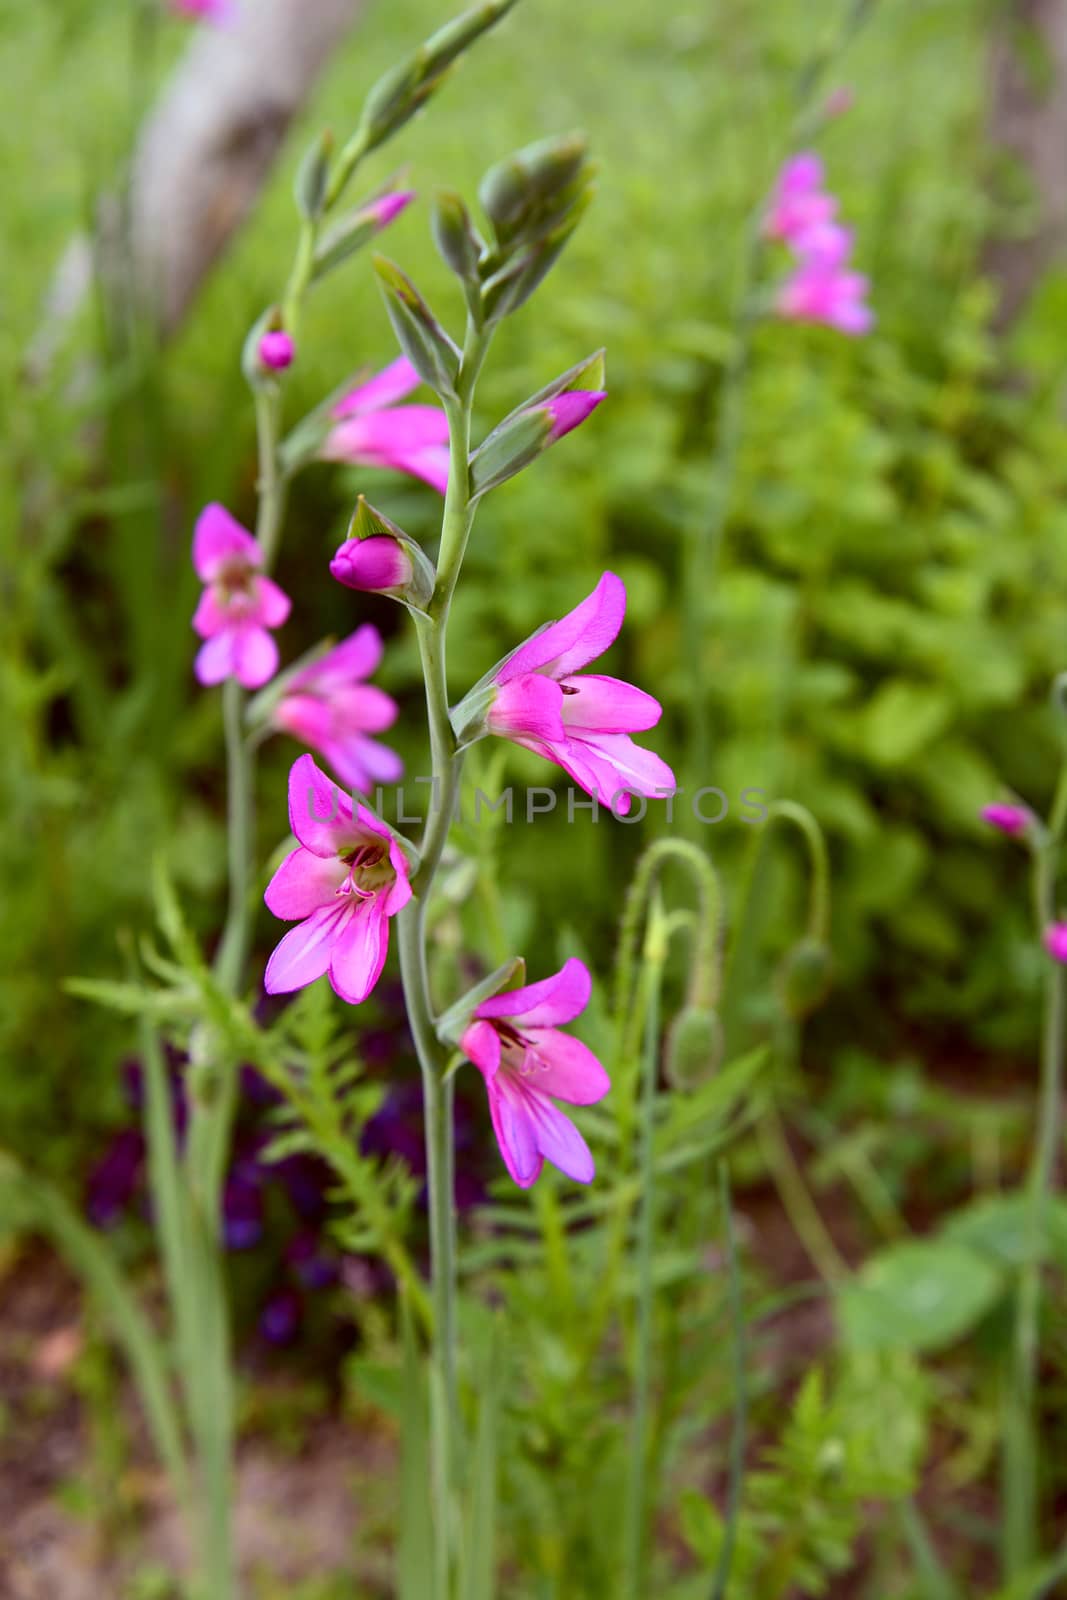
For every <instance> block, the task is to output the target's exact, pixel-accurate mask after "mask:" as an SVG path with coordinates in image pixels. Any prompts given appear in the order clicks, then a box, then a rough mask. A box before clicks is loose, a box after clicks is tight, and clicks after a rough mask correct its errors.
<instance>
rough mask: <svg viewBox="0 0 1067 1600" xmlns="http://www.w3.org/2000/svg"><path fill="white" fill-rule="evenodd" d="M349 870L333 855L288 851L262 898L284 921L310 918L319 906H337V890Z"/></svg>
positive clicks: (301, 847)
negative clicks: (314, 854) (326, 856)
mask: <svg viewBox="0 0 1067 1600" xmlns="http://www.w3.org/2000/svg"><path fill="white" fill-rule="evenodd" d="M347 876H348V868H347V867H346V866H345V864H344V862H343V861H340V860H338V858H337V857H336V856H334V857H332V858H331V859H330V860H326V859H324V858H323V857H322V856H313V855H312V853H311V851H310V850H305V849H304V847H303V845H298V846H297V848H296V849H295V850H292V851H290V853H289V854H288V855H287V856H286V858H285V860H284V861H283V862H282V864H281V866H280V867H279V868H278V870H277V872H276V873H275V874H274V876H273V878H272V879H271V880H270V882H269V883H268V885H267V890H266V893H265V894H264V896H263V899H264V900H265V901H266V904H267V908H268V910H270V911H272V912H273V913H274V915H275V916H276V917H281V919H282V921H283V922H293V921H296V920H297V919H302V918H304V917H310V916H311V914H312V913H313V912H314V911H317V910H318V908H319V907H320V906H326V905H332V906H336V904H337V891H338V889H339V888H340V887H341V885H342V883H344V881H345V878H346V877H347Z"/></svg>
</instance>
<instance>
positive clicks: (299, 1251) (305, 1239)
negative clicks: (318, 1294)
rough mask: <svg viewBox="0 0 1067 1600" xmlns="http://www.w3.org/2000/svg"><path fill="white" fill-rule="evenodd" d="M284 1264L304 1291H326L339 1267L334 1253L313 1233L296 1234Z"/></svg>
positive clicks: (336, 1275)
mask: <svg viewBox="0 0 1067 1600" xmlns="http://www.w3.org/2000/svg"><path fill="white" fill-rule="evenodd" d="M285 1264H286V1266H287V1267H288V1268H289V1271H290V1272H291V1273H292V1274H293V1276H294V1277H295V1278H296V1279H297V1280H298V1282H300V1283H301V1284H302V1285H303V1286H304V1288H305V1289H328V1288H329V1286H330V1284H331V1283H336V1282H337V1278H338V1274H339V1271H340V1266H339V1263H338V1260H337V1256H336V1255H335V1253H334V1252H333V1251H332V1250H330V1249H329V1247H328V1246H326V1245H324V1244H323V1242H322V1240H321V1239H320V1238H319V1237H318V1235H317V1234H314V1233H308V1232H304V1233H298V1234H296V1235H295V1237H294V1238H292V1239H291V1240H290V1241H289V1244H288V1246H287V1248H286V1251H285Z"/></svg>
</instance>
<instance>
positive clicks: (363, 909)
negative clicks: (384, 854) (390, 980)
mask: <svg viewBox="0 0 1067 1600" xmlns="http://www.w3.org/2000/svg"><path fill="white" fill-rule="evenodd" d="M353 898H355V897H353ZM388 953H389V921H388V918H387V917H386V915H385V910H384V908H383V906H382V903H381V896H380V895H377V894H376V895H372V896H370V897H369V898H368V899H366V900H363V901H361V902H358V903H357V904H356V905H355V907H354V908H353V910H352V912H351V914H350V915H349V916H347V917H346V918H345V920H344V923H343V925H342V926H341V928H340V930H339V932H338V934H337V937H336V939H335V940H334V943H333V949H332V952H331V955H330V983H331V984H332V985H333V988H334V990H335V992H336V993H337V994H339V995H340V996H341V999H342V1000H347V1001H348V1004H349V1005H350V1006H358V1005H362V1003H363V1001H364V1000H365V999H366V998H367V996H368V995H369V994H370V992H371V990H372V989H373V988H374V985H375V984H376V983H377V982H378V979H379V978H380V977H381V975H382V968H383V967H384V966H385V958H386V956H387V955H388Z"/></svg>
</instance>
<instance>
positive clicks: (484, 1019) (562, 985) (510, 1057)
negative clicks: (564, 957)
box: [460, 958, 611, 1189]
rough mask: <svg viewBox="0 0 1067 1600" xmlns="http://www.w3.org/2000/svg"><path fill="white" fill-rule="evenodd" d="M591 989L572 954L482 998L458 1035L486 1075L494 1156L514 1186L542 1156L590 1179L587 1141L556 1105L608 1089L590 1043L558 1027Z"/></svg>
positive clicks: (532, 1177)
mask: <svg viewBox="0 0 1067 1600" xmlns="http://www.w3.org/2000/svg"><path fill="white" fill-rule="evenodd" d="M591 987H592V983H591V979H590V977H589V970H588V968H587V967H586V966H585V965H584V963H583V962H581V961H577V960H575V959H573V958H572V959H571V960H570V961H567V962H565V963H564V965H563V966H562V968H561V969H560V971H559V972H557V973H555V974H554V975H553V976H552V977H551V978H544V979H542V981H541V982H540V983H531V984H528V985H527V986H526V987H525V988H522V989H512V990H510V991H509V992H507V993H505V994H498V995H494V996H493V998H492V999H491V1000H485V1001H483V1002H482V1004H481V1005H480V1006H479V1007H478V1008H477V1010H476V1011H475V1013H474V1016H473V1018H472V1020H471V1023H470V1025H469V1027H468V1028H467V1029H466V1031H465V1033H464V1034H463V1037H462V1039H461V1040H460V1048H461V1049H462V1050H463V1053H464V1054H465V1055H466V1056H467V1058H468V1059H469V1060H470V1061H473V1063H474V1065H475V1066H476V1067H477V1068H478V1070H479V1072H480V1073H481V1074H482V1077H483V1078H484V1079H485V1087H486V1090H487V1092H488V1095H489V1113H490V1116H491V1117H492V1119H493V1131H494V1132H495V1134H496V1138H497V1143H498V1144H499V1146H500V1154H501V1155H502V1156H503V1158H504V1165H505V1166H506V1167H507V1169H508V1172H509V1173H510V1174H511V1176H512V1177H513V1178H514V1180H515V1182H516V1183H517V1184H518V1185H519V1186H520V1188H523V1189H528V1188H529V1187H530V1185H531V1184H532V1183H534V1182H535V1181H536V1180H537V1178H538V1177H539V1176H540V1174H541V1170H542V1168H543V1167H544V1164H545V1161H546V1160H547V1161H551V1162H552V1163H553V1165H554V1166H557V1167H558V1168H559V1169H560V1171H561V1172H564V1173H566V1175H567V1177H569V1178H573V1179H574V1180H575V1181H576V1182H577V1183H590V1182H592V1179H593V1176H594V1172H595V1168H594V1164H593V1157H592V1155H591V1154H590V1151H589V1146H588V1145H587V1144H586V1142H585V1140H584V1139H583V1138H582V1136H581V1134H580V1133H579V1132H578V1130H577V1128H576V1127H575V1126H574V1124H573V1123H572V1122H571V1120H570V1118H569V1117H566V1116H564V1114H563V1112H562V1111H560V1110H559V1108H558V1106H556V1105H555V1104H554V1099H555V1100H563V1101H566V1102H567V1103H568V1104H569V1105H574V1106H588V1105H593V1104H594V1103H595V1102H596V1101H597V1100H602V1099H603V1098H604V1096H605V1095H606V1094H607V1092H608V1090H609V1089H610V1088H611V1081H610V1079H609V1078H608V1075H607V1073H606V1072H605V1071H604V1068H603V1067H602V1066H601V1064H600V1062H599V1061H598V1060H597V1058H596V1056H595V1055H594V1054H593V1052H592V1051H591V1050H590V1049H589V1047H588V1046H587V1045H584V1044H582V1042H581V1040H580V1039H575V1038H573V1037H572V1036H571V1035H570V1034H568V1033H562V1032H561V1031H560V1029H559V1024H560V1023H562V1022H572V1021H573V1020H574V1018H575V1017H576V1016H578V1014H579V1013H580V1012H582V1011H584V1010H585V1008H586V1006H587V1005H588V1003H589V995H590V990H591ZM553 1097H554V1098H553Z"/></svg>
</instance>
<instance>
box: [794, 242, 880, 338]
mask: <svg viewBox="0 0 1067 1600" xmlns="http://www.w3.org/2000/svg"><path fill="white" fill-rule="evenodd" d="M867 289H868V282H867V279H866V278H865V277H864V275H863V274H862V273H861V272H846V271H844V270H843V268H842V267H841V266H839V265H836V264H832V263H831V264H829V265H828V264H827V263H826V262H824V261H823V260H820V259H819V257H818V256H817V255H816V256H813V257H812V258H811V259H810V260H802V261H801V263H800V265H799V266H798V267H797V269H796V271H795V272H793V273H792V274H791V276H790V277H788V278H787V279H786V281H785V283H784V284H783V285H782V287H781V289H780V290H779V291H778V300H777V309H778V314H779V316H782V317H785V318H787V319H788V320H789V321H791V322H822V323H825V324H826V325H827V326H828V327H831V328H836V329H837V330H838V332H839V333H848V334H852V335H859V334H864V333H869V332H870V330H871V328H872V327H873V326H874V314H873V313H872V311H871V309H870V307H869V306H868V305H867V304H866V299H865V297H866V294H867Z"/></svg>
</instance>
